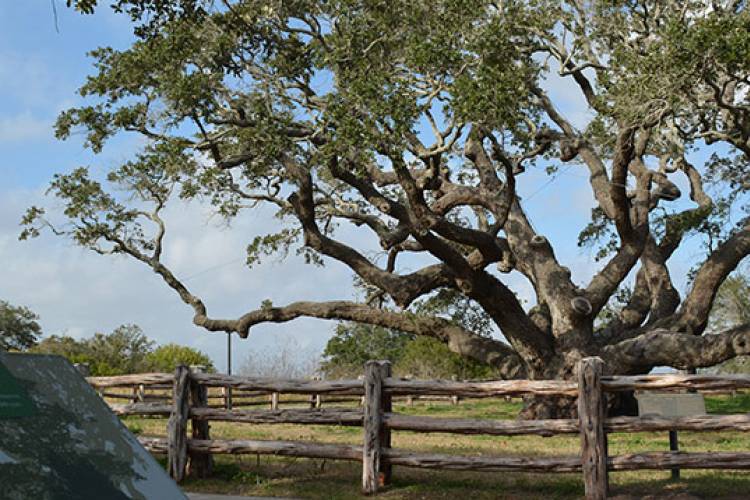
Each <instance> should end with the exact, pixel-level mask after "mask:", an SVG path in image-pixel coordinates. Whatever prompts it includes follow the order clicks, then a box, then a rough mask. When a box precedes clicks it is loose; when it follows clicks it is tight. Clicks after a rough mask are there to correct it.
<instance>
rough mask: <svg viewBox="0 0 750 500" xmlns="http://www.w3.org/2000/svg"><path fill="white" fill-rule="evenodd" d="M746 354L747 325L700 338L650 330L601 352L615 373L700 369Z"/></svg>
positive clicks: (749, 339) (748, 342)
mask: <svg viewBox="0 0 750 500" xmlns="http://www.w3.org/2000/svg"><path fill="white" fill-rule="evenodd" d="M746 354H750V324H744V325H741V326H738V327H736V328H732V329H730V330H727V331H725V332H722V333H719V334H716V335H702V336H700V335H686V334H685V333H681V332H674V331H670V330H662V329H659V330H653V331H650V332H648V333H644V334H642V335H639V336H637V337H634V338H631V339H627V340H624V341H622V342H620V343H618V344H614V345H611V346H607V347H605V348H604V349H603V352H602V355H603V357H604V359H605V360H606V361H607V363H608V366H609V367H610V368H611V369H612V370H613V372H615V373H628V372H637V371H638V370H643V369H649V368H651V367H653V366H671V367H673V368H679V369H687V368H700V367H705V366H713V365H715V364H718V363H721V362H722V361H726V360H728V359H731V358H733V357H735V356H740V355H746Z"/></svg>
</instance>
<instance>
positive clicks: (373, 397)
mask: <svg viewBox="0 0 750 500" xmlns="http://www.w3.org/2000/svg"><path fill="white" fill-rule="evenodd" d="M390 375H391V363H390V362H389V361H368V362H367V363H366V364H365V397H364V444H363V446H362V492H363V493H364V494H365V495H371V494H375V493H377V491H378V487H379V486H381V485H387V484H388V483H389V482H390V479H391V466H390V464H387V463H385V461H384V460H382V457H381V452H382V449H383V448H390V446H391V435H390V431H389V430H387V429H384V428H383V413H384V412H386V411H391V398H390V396H388V395H386V394H385V393H384V391H383V381H384V380H385V379H386V378H387V377H389V376H390Z"/></svg>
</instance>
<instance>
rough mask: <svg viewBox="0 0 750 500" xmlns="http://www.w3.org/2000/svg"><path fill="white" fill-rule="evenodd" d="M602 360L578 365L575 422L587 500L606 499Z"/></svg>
mask: <svg viewBox="0 0 750 500" xmlns="http://www.w3.org/2000/svg"><path fill="white" fill-rule="evenodd" d="M603 365H604V362H603V361H602V359H601V358H598V357H596V358H584V359H582V360H581V361H580V362H579V363H578V419H579V422H580V428H581V470H582V472H583V483H584V487H585V491H586V498H587V500H604V499H605V498H607V490H608V479H607V435H606V434H605V433H604V395H603V392H602V384H601V375H602V366H603Z"/></svg>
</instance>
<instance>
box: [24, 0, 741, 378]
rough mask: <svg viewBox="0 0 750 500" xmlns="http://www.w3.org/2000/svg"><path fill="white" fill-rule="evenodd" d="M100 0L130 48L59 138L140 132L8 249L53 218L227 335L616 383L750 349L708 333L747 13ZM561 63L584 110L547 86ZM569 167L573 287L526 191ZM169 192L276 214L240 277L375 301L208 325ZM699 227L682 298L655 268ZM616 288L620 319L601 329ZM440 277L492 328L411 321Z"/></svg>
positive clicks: (96, 75)
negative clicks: (344, 277) (573, 180)
mask: <svg viewBox="0 0 750 500" xmlns="http://www.w3.org/2000/svg"><path fill="white" fill-rule="evenodd" d="M73 3H77V4H78V6H79V8H80V9H81V10H83V11H90V10H91V9H93V8H94V6H95V4H96V2H92V1H85V2H84V1H80V2H73ZM114 8H115V9H117V10H120V11H122V12H125V13H126V14H128V15H129V16H130V17H131V19H132V21H133V24H134V33H135V35H136V38H137V39H136V41H135V42H134V43H133V44H132V45H131V46H130V47H128V48H126V49H124V50H115V49H113V48H110V47H101V48H98V49H95V50H93V51H92V53H91V55H92V57H93V58H94V65H95V68H94V72H93V74H92V75H91V76H90V77H89V78H88V80H87V81H86V83H85V84H84V85H83V86H82V87H81V89H80V93H81V95H82V96H83V97H85V98H87V99H88V104H86V105H83V106H80V107H76V108H72V109H69V110H66V111H64V112H63V113H62V114H61V115H60V116H59V118H58V121H57V128H56V130H57V136H58V137H59V138H62V139H65V138H67V137H69V136H70V135H71V133H73V132H74V131H78V130H82V131H83V132H84V134H85V137H86V144H87V146H88V147H90V148H91V149H92V150H93V151H94V152H98V151H101V150H102V148H104V147H105V145H106V142H107V141H108V140H109V139H110V138H111V137H113V136H115V135H118V134H124V133H133V134H136V135H139V136H141V137H142V138H143V139H144V142H143V144H144V145H143V147H142V148H141V150H140V152H139V153H138V154H136V155H135V156H134V157H133V158H132V159H130V160H129V161H126V162H124V163H122V164H121V165H117V166H114V167H112V168H110V169H108V174H107V177H106V179H100V178H96V177H95V176H93V175H92V174H91V172H90V171H89V170H88V168H86V167H81V168H79V169H76V170H74V171H72V172H68V173H62V174H59V175H57V176H55V177H54V179H53V180H52V183H51V187H50V192H51V194H52V195H53V196H55V197H56V198H57V199H58V200H59V201H60V202H62V203H63V204H64V207H65V208H64V214H63V215H64V220H63V221H62V222H61V221H59V219H58V217H59V215H60V214H58V213H51V214H49V215H48V214H45V212H44V210H43V209H42V208H37V207H34V208H32V209H30V210H29V212H28V213H27V215H26V217H25V218H24V221H23V222H24V223H25V230H24V232H23V234H22V237H30V236H35V235H37V234H39V231H40V230H42V229H44V228H52V229H53V230H54V231H55V232H56V233H58V234H62V235H66V236H68V237H70V238H72V239H73V240H74V241H75V242H77V243H78V244H80V245H82V246H85V247H88V248H90V249H92V250H93V251H96V252H99V253H102V254H125V255H128V256H130V257H132V258H134V259H136V260H138V261H140V262H142V263H143V264H144V265H146V266H148V267H150V268H151V269H152V270H153V271H154V272H155V273H156V274H157V275H159V276H161V278H162V279H163V280H164V282H165V284H166V285H167V286H169V287H171V288H172V289H173V290H174V291H175V292H176V293H177V294H178V295H179V297H180V298H181V299H182V301H184V302H185V304H187V305H188V306H189V307H190V308H192V311H193V313H194V317H193V321H194V323H195V324H196V325H199V326H201V327H203V328H205V329H207V330H210V331H227V332H235V333H237V334H238V335H239V336H241V337H247V336H248V333H249V331H250V329H251V328H252V327H253V326H254V325H257V324H259V323H263V322H285V321H290V320H293V319H295V318H298V317H303V316H306V317H317V318H326V319H337V320H344V321H355V322H360V323H366V324H371V325H376V326H379V327H382V328H388V329H395V330H399V331H403V332H406V333H409V334H413V335H424V336H428V337H432V338H435V339H438V340H439V341H441V342H443V343H445V344H446V345H447V346H448V347H449V348H450V349H451V350H452V351H454V352H457V353H460V354H461V355H464V356H468V357H471V358H473V359H475V360H478V361H481V362H483V363H486V364H489V365H492V366H493V367H495V368H496V369H497V370H498V372H499V373H502V374H504V376H519V375H527V376H529V377H535V378H539V377H545V378H547V377H552V378H557V377H568V376H570V375H571V374H572V370H573V367H574V365H575V361H576V360H577V359H580V358H581V357H582V356H586V355H599V356H601V357H603V358H604V359H605V361H606V363H605V366H606V367H607V369H608V370H611V371H613V372H619V373H643V372H646V371H648V370H650V369H651V368H652V367H653V366H658V365H669V366H673V367H678V368H688V367H701V366H710V365H714V364H716V363H719V362H722V361H724V360H726V359H729V358H732V357H734V356H736V355H739V354H747V353H748V352H750V326H748V325H747V324H743V325H739V326H737V327H734V328H732V329H729V330H726V331H724V332H721V333H719V334H716V335H710V336H708V335H706V336H703V335H702V333H703V332H704V330H705V328H706V325H707V321H708V316H709V313H710V310H711V307H712V305H713V303H714V298H715V296H716V292H717V290H718V289H719V287H720V286H721V284H722V282H723V281H724V280H725V279H726V277H727V276H728V275H729V273H730V272H731V271H732V270H733V269H735V268H736V267H737V265H738V264H739V263H740V262H741V261H742V260H743V259H744V258H745V257H746V256H747V255H748V253H749V252H750V219H749V218H748V213H747V209H748V205H747V199H748V198H747V195H748V190H749V189H750V171H749V170H748V159H750V100H749V97H748V92H747V91H748V85H750V79H749V78H750V12H748V9H747V6H746V3H745V2H742V1H731V0H723V1H712V2H708V1H696V0H688V1H679V2H678V1H670V0H658V1H657V0H644V1H624V0H606V1H604V0H596V1H591V2H581V1H578V0H572V1H559V0H558V1H552V0H531V1H529V0H524V1H506V2H489V1H483V0H462V1H456V0H430V1H424V0H388V1H384V0H335V1H322V0H297V1H290V2H287V1H283V2H282V1H278V0H223V1H219V2H217V1H201V0H180V1H177V2H174V1H163V0H118V1H116V2H114ZM552 76H554V77H555V78H558V79H561V81H564V82H569V84H570V85H571V88H574V89H575V91H576V92H578V94H579V95H580V97H581V102H583V103H584V104H581V105H580V106H578V105H576V106H574V109H570V108H571V104H570V102H561V100H560V99H556V98H555V97H554V95H553V94H551V93H550V92H549V90H548V87H547V86H546V82H547V80H548V79H549V78H551V77H552ZM575 116H586V117H587V118H586V120H585V121H584V122H581V121H580V120H578V121H576V120H574V119H573V118H574V117H575ZM563 165H565V168H569V167H571V168H575V169H577V170H578V171H580V175H585V176H586V177H587V179H588V183H589V184H590V188H591V192H592V194H593V198H594V199H595V203H596V206H595V208H594V209H593V211H592V218H591V223H590V224H589V225H588V226H587V227H584V228H581V233H580V235H579V237H578V244H580V245H594V246H595V247H596V248H597V249H599V252H598V254H599V255H598V256H599V258H600V263H599V265H598V267H597V270H596V272H595V273H594V274H593V277H591V278H590V279H581V278H580V277H574V276H572V273H571V271H570V269H569V268H568V267H566V265H565V263H564V262H561V261H560V259H559V257H558V255H557V254H556V252H555V248H553V244H552V242H551V241H550V240H549V239H548V238H547V237H545V235H543V234H541V233H539V232H538V231H537V230H536V229H535V227H534V225H533V224H532V221H531V220H530V219H529V217H528V212H527V209H526V204H525V203H526V202H524V200H522V199H520V197H519V196H518V194H517V189H516V188H517V186H519V185H521V183H524V182H527V181H526V180H525V179H526V178H527V177H525V175H524V173H525V172H526V171H528V170H529V169H532V168H541V169H546V170H548V171H549V172H551V173H554V172H555V171H556V170H557V169H559V168H560V167H561V166H563ZM681 185H682V186H689V188H688V192H687V194H683V192H682V191H683V190H682V189H680V186H681ZM178 198H181V199H183V200H194V199H201V200H208V201H209V202H210V203H211V204H212V205H213V207H214V209H215V211H216V212H217V213H218V214H221V215H222V216H224V217H226V218H227V219H228V220H234V219H236V218H239V217H244V216H246V215H247V214H248V212H251V211H252V210H253V209H254V208H255V207H257V206H259V205H261V204H262V205H270V206H271V207H275V208H276V210H277V216H278V218H279V219H280V221H281V222H280V224H279V230H278V231H277V232H275V233H273V234H269V235H257V236H256V237H255V238H254V239H251V240H250V241H248V253H247V261H248V264H249V265H252V264H254V263H256V262H257V261H258V260H259V259H262V258H263V257H264V256H265V255H268V254H270V253H273V252H282V253H283V252H288V251H290V250H291V251H296V252H299V253H301V254H303V255H304V256H305V257H306V258H307V259H308V260H309V261H310V262H311V263H313V264H322V263H324V262H332V261H335V262H338V263H341V264H343V265H345V266H347V267H348V268H349V269H351V271H352V273H353V274H355V275H356V277H357V279H358V280H359V281H361V282H362V283H363V284H364V285H365V286H366V287H367V288H368V290H369V291H370V292H371V293H370V294H369V295H368V296H367V297H366V298H365V299H363V300H361V301H354V300H346V299H345V298H342V297H335V298H332V300H330V301H322V302H309V301H301V302H294V303H291V304H286V305H274V304H270V303H265V304H262V305H261V306H260V307H258V308H257V309H252V308H250V307H251V306H252V305H248V307H249V310H246V311H238V313H237V315H236V316H234V317H230V318H217V317H214V316H212V315H211V314H210V312H209V308H208V306H207V304H205V303H204V301H203V300H202V299H201V298H200V297H198V296H197V295H196V294H195V293H194V292H193V291H191V290H190V289H189V287H188V286H187V285H186V283H185V281H184V280H181V279H180V277H179V276H177V275H175V274H174V273H173V272H172V271H171V270H170V269H169V268H168V267H167V266H166V265H165V263H164V261H163V260H162V258H161V257H162V253H163V245H164V243H165V234H166V233H167V224H166V223H165V221H164V219H163V217H162V214H163V210H164V207H165V206H166V205H167V204H169V203H173V202H174V200H175V199H178ZM539 201H540V202H541V200H539ZM536 202H537V201H536V200H535V201H534V203H536ZM560 217H561V221H562V220H564V217H565V214H560ZM344 224H353V225H354V226H355V227H357V228H359V229H358V230H359V231H361V232H362V233H361V234H365V233H368V234H371V235H373V236H374V237H375V238H376V239H377V241H379V243H380V245H381V247H382V253H381V254H380V255H379V256H377V255H373V253H372V252H369V251H368V250H367V249H366V248H359V247H357V244H356V243H351V242H347V241H348V240H345V239H344V238H342V237H341V227H342V225H344ZM689 239H693V240H694V241H697V242H701V243H702V244H703V245H704V248H705V252H704V253H703V255H701V257H700V258H699V259H697V260H696V262H695V263H694V264H695V273H694V277H693V279H692V281H691V284H690V286H689V288H688V290H687V291H686V293H685V294H684V295H680V293H679V292H678V290H677V288H676V287H675V285H674V283H673V279H672V276H671V274H670V266H669V259H670V258H671V257H672V256H673V254H674V253H675V251H676V249H677V248H678V247H680V245H682V244H684V243H685V242H687V241H688V240H689ZM358 241H364V237H363V238H362V239H358ZM570 242H571V244H575V243H576V237H575V235H573V234H571V238H570ZM689 244H690V243H689ZM414 262H420V263H421V267H418V268H417V269H416V270H415V269H414V268H413V267H412V266H413V265H414ZM511 272H517V273H520V275H522V276H523V277H524V278H525V279H526V280H528V282H529V283H530V284H531V286H532V288H533V291H534V294H535V298H534V300H533V301H532V303H531V304H530V305H531V306H532V307H531V308H530V309H529V308H527V307H524V305H523V304H522V303H521V301H520V300H519V298H518V297H517V295H516V293H514V291H513V290H512V289H511V288H510V287H509V285H508V281H507V279H506V274H507V273H511ZM629 276H634V278H633V279H630V278H629ZM623 287H624V288H627V289H629V292H628V293H627V294H625V295H626V296H627V299H626V303H625V304H624V305H623V307H621V308H619V310H618V312H617V314H615V315H614V316H613V317H611V318H610V319H609V320H608V321H605V322H595V319H596V318H597V317H598V316H599V313H600V312H601V311H602V310H603V309H604V308H605V307H606V306H607V304H608V303H609V302H610V301H611V299H612V298H613V296H615V295H617V294H618V290H622V289H623ZM445 290H448V291H450V292H451V293H452V294H453V295H454V297H456V299H457V300H458V299H459V298H461V300H467V301H470V302H471V303H472V304H475V306H476V307H478V308H479V309H481V311H482V312H483V314H484V315H486V317H488V318H489V319H490V321H491V323H492V325H493V326H494V327H496V328H497V329H498V330H499V331H500V332H501V333H502V335H503V337H504V339H505V341H502V340H500V339H498V338H494V337H487V336H483V335H479V334H477V332H476V331H473V330H471V329H470V328H468V327H466V326H465V325H459V324H457V323H456V322H454V321H452V320H451V319H450V318H448V317H446V315H445V314H431V313H430V312H429V311H417V310H416V305H417V304H419V303H420V300H421V299H424V298H425V297H429V296H431V295H432V294H435V293H440V292H441V291H445ZM300 299H302V300H304V297H300Z"/></svg>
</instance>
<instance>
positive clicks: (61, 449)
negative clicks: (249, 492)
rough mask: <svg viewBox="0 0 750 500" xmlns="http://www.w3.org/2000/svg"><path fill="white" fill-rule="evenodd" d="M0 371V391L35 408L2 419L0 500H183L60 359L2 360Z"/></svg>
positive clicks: (19, 356)
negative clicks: (10, 384)
mask: <svg viewBox="0 0 750 500" xmlns="http://www.w3.org/2000/svg"><path fill="white" fill-rule="evenodd" d="M0 365H4V366H5V368H6V369H7V372H9V374H10V375H11V376H12V379H9V378H6V377H3V378H2V379H0V384H2V385H3V386H4V385H5V383H6V382H7V381H8V380H13V381H15V383H16V384H18V386H19V387H20V388H21V389H22V390H23V391H24V392H25V394H26V395H27V396H28V398H29V400H30V402H31V403H32V404H33V412H31V413H28V412H27V413H26V414H24V415H16V416H15V417H14V418H1V417H0V498H3V499H9V500H15V499H19V500H20V499H24V500H25V499H30V498H34V499H49V500H57V499H66V500H67V499H71V500H73V499H76V500H77V499H80V500H84V499H87V500H88V499H118V500H119V499H144V500H146V499H164V500H172V499H180V500H183V499H186V498H187V497H186V496H185V494H184V493H182V491H180V489H179V488H178V487H177V485H176V484H175V482H174V481H172V479H171V478H170V477H169V476H168V475H167V474H166V472H165V471H164V469H163V468H162V467H161V466H160V465H159V463H158V462H157V461H156V460H155V459H154V458H153V457H152V456H151V454H150V453H148V452H147V451H146V450H145V449H144V448H143V446H141V444H140V443H139V442H138V440H137V439H136V437H135V436H134V435H133V434H132V433H130V431H128V429H127V428H126V427H125V426H124V425H123V424H122V422H120V419H119V418H117V417H116V416H115V415H114V414H113V413H112V412H111V411H110V409H109V408H108V407H107V405H106V403H105V402H104V401H102V400H101V398H99V396H98V395H97V394H96V392H95V391H94V390H93V389H92V388H91V386H90V385H89V384H88V383H87V382H86V380H85V379H84V378H83V377H82V376H81V375H80V374H79V373H78V371H77V370H76V369H75V368H73V366H72V365H71V364H70V363H68V361H67V360H66V359H65V358H62V357H60V356H48V355H37V354H7V353H0ZM2 390H3V391H5V393H11V390H6V389H2ZM18 408H19V407H17V409H18ZM14 411H16V410H14Z"/></svg>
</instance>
